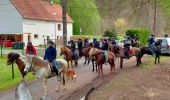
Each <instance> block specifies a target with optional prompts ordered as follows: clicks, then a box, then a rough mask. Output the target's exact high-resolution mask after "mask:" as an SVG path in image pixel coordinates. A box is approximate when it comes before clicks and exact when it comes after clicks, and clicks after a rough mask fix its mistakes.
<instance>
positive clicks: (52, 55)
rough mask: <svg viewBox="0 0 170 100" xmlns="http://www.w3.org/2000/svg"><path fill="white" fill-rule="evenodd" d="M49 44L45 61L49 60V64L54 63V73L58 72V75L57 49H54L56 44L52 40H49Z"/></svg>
mask: <svg viewBox="0 0 170 100" xmlns="http://www.w3.org/2000/svg"><path fill="white" fill-rule="evenodd" d="M47 44H48V48H47V49H46V51H45V55H44V60H47V61H48V62H49V63H52V65H53V66H52V71H53V72H56V74H58V66H57V62H56V54H57V51H56V48H54V47H53V45H54V42H53V41H52V40H49V41H48V42H47Z"/></svg>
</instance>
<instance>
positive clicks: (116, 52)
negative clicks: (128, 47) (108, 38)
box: [109, 45, 121, 59]
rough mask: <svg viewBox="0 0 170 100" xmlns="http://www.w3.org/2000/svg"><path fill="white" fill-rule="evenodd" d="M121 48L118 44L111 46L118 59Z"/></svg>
mask: <svg viewBox="0 0 170 100" xmlns="http://www.w3.org/2000/svg"><path fill="white" fill-rule="evenodd" d="M120 48H121V47H120V46H118V45H111V46H110V48H109V50H110V51H111V52H113V53H114V54H115V56H116V58H117V59H118V58H119V50H120Z"/></svg>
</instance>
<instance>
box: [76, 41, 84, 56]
mask: <svg viewBox="0 0 170 100" xmlns="http://www.w3.org/2000/svg"><path fill="white" fill-rule="evenodd" d="M77 46H78V50H79V57H81V56H82V55H83V52H82V46H83V42H82V40H81V39H80V38H79V39H78V41H77Z"/></svg>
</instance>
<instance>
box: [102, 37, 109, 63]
mask: <svg viewBox="0 0 170 100" xmlns="http://www.w3.org/2000/svg"><path fill="white" fill-rule="evenodd" d="M101 49H102V50H103V51H104V55H105V64H106V62H107V61H108V49H109V44H108V42H107V39H104V42H103V44H102V46H101Z"/></svg>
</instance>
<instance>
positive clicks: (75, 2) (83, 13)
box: [53, 0, 100, 34]
mask: <svg viewBox="0 0 170 100" xmlns="http://www.w3.org/2000/svg"><path fill="white" fill-rule="evenodd" d="M53 1H54V3H58V4H61V0H53ZM67 13H68V14H69V15H70V16H71V18H72V19H73V21H74V23H73V33H74V34H79V33H80V28H81V29H82V33H83V34H89V33H94V32H98V31H99V26H100V24H99V23H100V15H99V12H98V10H97V7H96V4H95V1H94V0H67Z"/></svg>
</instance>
